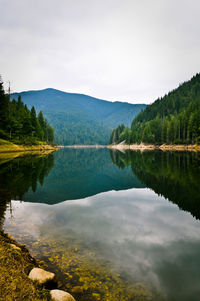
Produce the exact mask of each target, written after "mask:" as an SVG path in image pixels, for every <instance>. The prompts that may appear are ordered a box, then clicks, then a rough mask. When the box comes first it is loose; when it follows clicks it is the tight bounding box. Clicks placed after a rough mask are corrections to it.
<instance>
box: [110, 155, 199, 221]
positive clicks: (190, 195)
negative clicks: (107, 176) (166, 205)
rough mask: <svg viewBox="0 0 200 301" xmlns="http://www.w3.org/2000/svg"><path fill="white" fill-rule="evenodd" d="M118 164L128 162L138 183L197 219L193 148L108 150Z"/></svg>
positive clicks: (196, 165) (196, 161)
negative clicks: (144, 150)
mask: <svg viewBox="0 0 200 301" xmlns="http://www.w3.org/2000/svg"><path fill="white" fill-rule="evenodd" d="M111 158H112V161H113V163H115V164H116V165H117V166H118V167H120V168H125V167H127V166H130V165H131V168H132V171H133V173H134V175H136V176H137V177H138V179H139V180H140V181H141V183H143V184H145V185H146V186H147V187H149V188H151V189H153V190H154V191H155V192H156V193H157V194H158V195H162V196H164V197H165V198H167V199H168V200H170V201H172V202H173V203H175V204H177V205H178V206H179V208H181V209H183V210H185V211H188V212H190V213H191V214H192V215H193V216H194V217H196V218H197V219H200V185H199V179H200V154H199V153H195V152H162V151H154V152H143V153H141V152H140V151H134V152H133V151H126V152H125V153H121V152H119V151H111Z"/></svg>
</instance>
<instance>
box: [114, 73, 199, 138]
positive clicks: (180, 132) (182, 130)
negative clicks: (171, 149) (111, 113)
mask: <svg viewBox="0 0 200 301" xmlns="http://www.w3.org/2000/svg"><path fill="white" fill-rule="evenodd" d="M122 141H125V142H126V143H128V144H130V143H141V142H144V143H153V144H162V143H167V144H180V143H181V144H190V143H192V144H199V143H200V74H196V75H195V76H194V77H193V78H192V79H191V80H190V81H188V82H185V83H183V84H181V85H180V86H179V87H178V88H177V89H175V90H173V91H171V92H170V93H168V94H167V95H165V96H164V97H162V98H159V99H157V100H156V101H155V102H154V103H153V104H151V105H149V106H147V108H146V109H145V110H143V111H142V112H140V113H139V114H138V115H137V116H136V117H135V118H134V120H133V122H132V125H131V129H129V128H128V127H125V126H124V125H123V124H122V125H119V126H118V127H117V128H116V129H114V130H113V132H112V134H111V137H110V143H114V144H116V143H120V142H122Z"/></svg>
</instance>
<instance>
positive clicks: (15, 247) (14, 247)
mask: <svg viewBox="0 0 200 301" xmlns="http://www.w3.org/2000/svg"><path fill="white" fill-rule="evenodd" d="M10 246H11V247H12V248H13V249H15V250H18V251H21V249H20V248H19V247H17V246H16V245H15V244H10Z"/></svg>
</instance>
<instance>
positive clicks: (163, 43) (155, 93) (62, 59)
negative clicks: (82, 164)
mask: <svg viewBox="0 0 200 301" xmlns="http://www.w3.org/2000/svg"><path fill="white" fill-rule="evenodd" d="M0 2H1V7H3V13H2V16H1V18H0V40H1V56H0V66H1V70H0V72H1V73H2V76H3V78H4V80H5V81H6V80H10V81H11V83H12V88H13V90H17V91H21V90H29V89H42V88H46V87H54V88H57V89H61V90H64V91H69V92H80V93H85V94H90V95H92V96H96V97H99V98H104V99H109V100H121V101H129V102H152V101H153V100H155V99H156V98H157V97H159V96H162V95H163V94H165V93H167V92H168V91H169V90H170V89H173V88H175V87H176V86H178V84H179V83H180V82H182V81H184V80H188V79H190V77H191V76H192V75H194V74H195V73H197V72H199V71H200V57H199V51H200V40H199V31H200V30H199V28H200V26H199V25H200V21H199V16H198V12H199V9H200V3H199V1H198V0H191V1H187V0H184V1H182V0H178V1H172V0H163V1H160V0H152V1H149V0H141V1H135V0H126V1H120V0H102V1H98V0H85V1H81V0H73V1H72V0H65V1H64V0H60V1H55V0H50V1H49V0H48V1H47V0H43V1H39V0H29V1H26V0H19V1H14V0H6V1H5V0H0Z"/></svg>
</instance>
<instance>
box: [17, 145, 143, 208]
mask: <svg viewBox="0 0 200 301" xmlns="http://www.w3.org/2000/svg"><path fill="white" fill-rule="evenodd" d="M54 157H55V165H54V169H53V170H52V171H51V173H50V174H49V176H48V178H46V179H45V183H44V185H43V186H42V187H39V186H38V188H37V191H35V192H32V191H29V192H28V193H26V194H25V195H24V198H23V200H24V201H29V202H41V203H47V204H55V203H59V202H63V201H65V200H74V199H81V198H85V197H88V196H92V195H95V194H98V193H101V192H105V191H110V190H125V189H130V188H133V187H136V188H140V187H144V185H142V184H141V183H140V182H139V181H138V179H137V178H136V177H135V176H134V175H133V173H132V171H131V168H127V169H125V170H123V171H122V170H120V169H119V168H118V167H117V166H116V165H113V163H112V161H111V160H110V155H109V151H108V150H107V149H61V150H59V151H58V152H56V153H54Z"/></svg>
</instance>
